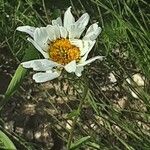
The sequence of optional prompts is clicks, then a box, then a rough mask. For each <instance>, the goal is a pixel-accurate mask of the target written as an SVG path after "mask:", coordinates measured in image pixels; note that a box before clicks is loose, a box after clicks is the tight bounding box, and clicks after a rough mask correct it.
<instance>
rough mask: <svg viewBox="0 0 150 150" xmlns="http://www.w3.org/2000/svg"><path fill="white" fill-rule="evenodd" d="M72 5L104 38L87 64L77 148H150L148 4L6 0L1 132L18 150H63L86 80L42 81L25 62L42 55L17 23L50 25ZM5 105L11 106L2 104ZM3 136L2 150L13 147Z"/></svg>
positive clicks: (1, 0) (0, 37)
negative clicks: (94, 58) (93, 59)
mask: <svg viewBox="0 0 150 150" xmlns="http://www.w3.org/2000/svg"><path fill="white" fill-rule="evenodd" d="M69 6H72V13H73V15H74V16H75V18H76V19H77V18H79V16H81V15H82V14H83V13H85V12H87V13H89V15H90V23H89V25H90V24H92V23H93V22H98V24H99V26H101V27H102V33H101V34H100V35H99V37H98V39H97V43H96V46H95V47H94V48H93V50H92V51H91V53H90V56H96V55H103V56H105V59H104V60H103V61H96V62H94V63H92V64H91V65H90V66H88V67H86V70H85V76H86V78H87V83H88V93H87V95H86V98H85V102H84V104H83V107H82V111H81V114H80V117H79V119H78V120H77V124H76V126H75V130H74V137H73V144H72V149H76V150H78V149H79V150H99V149H100V150H149V149H150V38H149V37H150V11H149V10H150V3H149V1H148V0H82V1H81V0H61V1H60V0H36V1H33V0H16V1H11V0H0V104H1V105H0V106H1V110H0V111H1V113H0V114H1V116H0V117H1V119H0V130H1V131H2V132H3V133H4V134H5V135H7V137H9V139H10V140H11V141H12V142H13V143H14V145H15V146H16V148H17V149H18V150H19V149H21V150H48V149H51V150H65V149H66V143H67V140H68V135H69V132H70V129H71V127H72V122H73V121H72V120H73V118H74V117H75V116H76V115H77V114H76V109H77V107H78V104H79V102H80V100H81V98H82V96H83V88H84V85H83V82H82V79H81V78H77V77H75V76H73V78H72V77H71V76H69V75H68V74H64V75H63V76H61V77H60V78H58V79H56V80H53V81H50V82H47V83H43V84H37V83H35V82H34V81H33V80H32V74H33V71H32V70H26V69H24V68H22V67H20V66H19V64H20V63H21V62H22V61H26V60H32V59H35V58H39V57H41V56H40V54H39V53H38V52H37V51H36V49H35V48H34V47H33V45H31V44H30V43H29V42H28V41H27V40H26V38H27V37H28V35H26V34H24V33H21V32H18V31H16V28H17V27H18V26H22V25H30V26H35V27H41V26H46V25H47V24H51V20H52V19H55V18H57V17H58V16H62V17H63V14H64V12H65V10H66V9H67V8H68V7H69ZM4 104H5V105H4ZM6 145H7V144H5V141H4V140H3V138H2V134H0V148H1V149H7V148H6V147H7V146H6Z"/></svg>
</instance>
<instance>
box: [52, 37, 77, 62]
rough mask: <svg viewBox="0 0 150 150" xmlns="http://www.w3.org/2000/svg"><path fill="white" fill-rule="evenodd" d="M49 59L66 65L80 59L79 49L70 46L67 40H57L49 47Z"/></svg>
mask: <svg viewBox="0 0 150 150" xmlns="http://www.w3.org/2000/svg"><path fill="white" fill-rule="evenodd" d="M49 56H50V59H51V60H53V61H55V62H57V63H59V64H62V65H66V64H68V63H69V62H71V61H73V60H76V61H79V59H80V49H79V48H78V47H76V46H75V45H72V44H71V43H70V41H69V40H68V39H64V38H61V39H57V40H55V41H53V42H51V44H50V46H49Z"/></svg>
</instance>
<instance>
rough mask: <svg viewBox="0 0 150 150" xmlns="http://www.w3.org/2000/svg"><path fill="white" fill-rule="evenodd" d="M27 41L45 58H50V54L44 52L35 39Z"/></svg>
mask: <svg viewBox="0 0 150 150" xmlns="http://www.w3.org/2000/svg"><path fill="white" fill-rule="evenodd" d="M27 40H28V41H29V42H31V43H32V44H33V45H34V47H35V48H36V49H37V50H38V51H39V52H40V53H41V54H42V55H43V56H44V58H49V55H48V53H46V52H45V51H43V49H42V48H41V47H40V46H39V45H38V44H37V43H36V42H35V41H34V40H33V39H31V38H27Z"/></svg>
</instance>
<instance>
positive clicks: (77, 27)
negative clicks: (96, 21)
mask: <svg viewBox="0 0 150 150" xmlns="http://www.w3.org/2000/svg"><path fill="white" fill-rule="evenodd" d="M89 18H90V17H89V15H88V14H87V13H85V14H83V15H82V16H81V17H80V18H79V19H78V20H77V21H76V22H75V23H74V24H73V25H71V29H70V31H69V38H80V36H81V34H82V33H83V31H84V30H85V27H86V25H87V24H88V22H89Z"/></svg>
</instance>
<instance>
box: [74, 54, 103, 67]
mask: <svg viewBox="0 0 150 150" xmlns="http://www.w3.org/2000/svg"><path fill="white" fill-rule="evenodd" d="M97 59H99V60H102V59H103V56H95V57H93V58H90V59H89V60H87V61H85V62H83V63H79V64H77V67H81V66H85V65H87V64H90V63H92V62H93V61H95V60H97Z"/></svg>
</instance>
